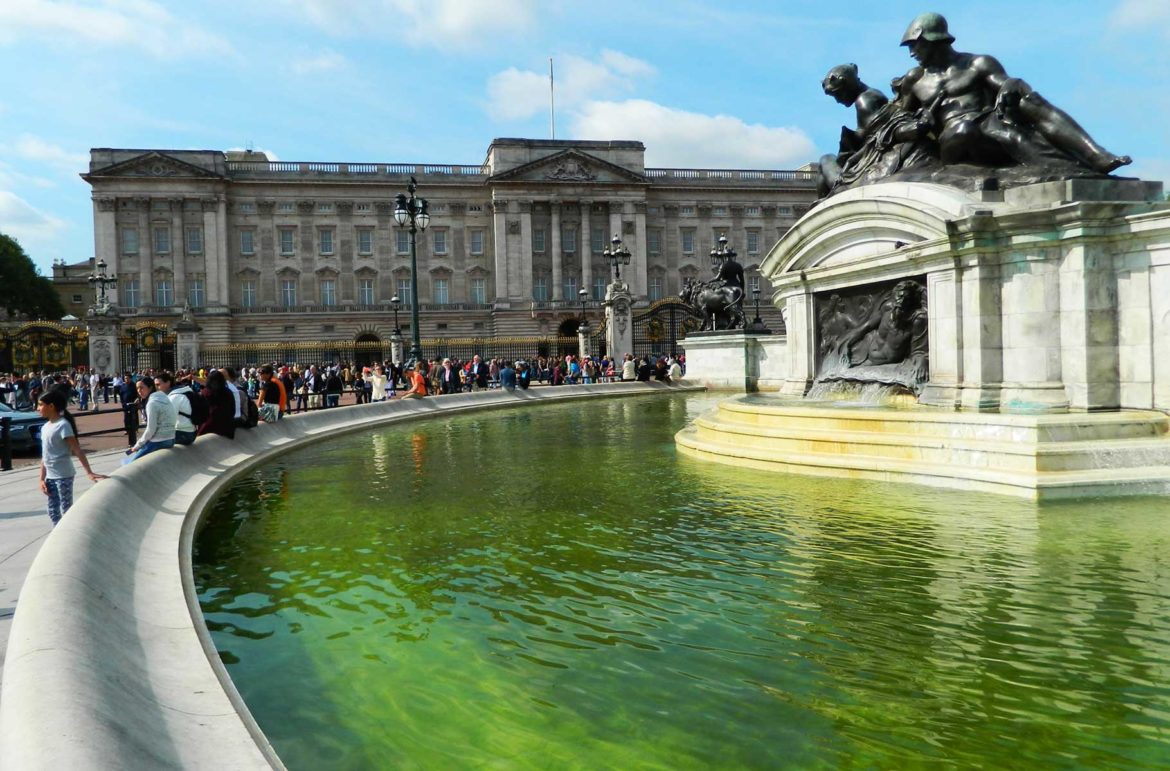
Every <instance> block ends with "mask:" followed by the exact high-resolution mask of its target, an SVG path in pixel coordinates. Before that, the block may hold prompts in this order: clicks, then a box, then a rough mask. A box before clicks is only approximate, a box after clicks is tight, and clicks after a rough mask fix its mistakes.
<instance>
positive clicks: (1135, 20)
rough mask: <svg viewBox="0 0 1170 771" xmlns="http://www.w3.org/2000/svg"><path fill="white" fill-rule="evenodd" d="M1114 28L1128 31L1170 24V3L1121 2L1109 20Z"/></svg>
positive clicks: (1160, 0)
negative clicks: (1134, 28)
mask: <svg viewBox="0 0 1170 771" xmlns="http://www.w3.org/2000/svg"><path fill="white" fill-rule="evenodd" d="M1109 21H1110V23H1111V24H1112V25H1113V26H1114V27H1120V28H1123V29H1130V28H1133V27H1147V26H1149V25H1151V24H1167V23H1170V3H1167V2H1166V0H1122V2H1121V3H1119V4H1118V6H1117V7H1116V8H1115V9H1113V13H1112V14H1111V16H1110V19H1109Z"/></svg>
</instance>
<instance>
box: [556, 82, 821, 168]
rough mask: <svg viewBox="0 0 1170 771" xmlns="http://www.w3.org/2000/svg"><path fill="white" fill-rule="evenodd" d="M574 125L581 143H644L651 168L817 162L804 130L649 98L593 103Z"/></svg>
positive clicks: (584, 107) (786, 165)
mask: <svg viewBox="0 0 1170 771" xmlns="http://www.w3.org/2000/svg"><path fill="white" fill-rule="evenodd" d="M570 125H571V131H572V134H573V135H574V136H575V137H576V138H579V139H599V140H604V139H639V140H641V141H643V142H644V143H645V144H646V164H647V165H648V166H667V167H670V166H681V167H692V168H693V167H706V168H755V169H774V168H793V167H795V166H798V165H800V164H802V163H805V162H807V161H809V160H812V159H814V158H815V157H816V148H815V147H814V146H813V143H812V140H811V139H809V138H808V136H806V135H805V133H804V132H803V131H801V130H800V129H798V128H792V127H771V126H763V125H760V124H758V123H757V124H749V123H745V122H744V121H742V120H740V119H739V118H736V117H735V116H731V115H704V114H702V113H695V112H687V111H686V110H679V109H675V108H672V107H666V106H663V105H660V104H656V103H655V102H650V101H646V100H644V99H630V100H627V101H624V102H602V101H592V102H588V103H586V104H584V105H582V106H581V108H580V109H579V111H578V112H577V113H576V115H575V116H574V117H573V119H572V121H571V123H570Z"/></svg>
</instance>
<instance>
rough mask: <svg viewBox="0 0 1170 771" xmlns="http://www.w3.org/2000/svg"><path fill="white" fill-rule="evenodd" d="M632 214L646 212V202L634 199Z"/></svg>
mask: <svg viewBox="0 0 1170 771" xmlns="http://www.w3.org/2000/svg"><path fill="white" fill-rule="evenodd" d="M634 214H642V215H644V214H646V202H645V201H634Z"/></svg>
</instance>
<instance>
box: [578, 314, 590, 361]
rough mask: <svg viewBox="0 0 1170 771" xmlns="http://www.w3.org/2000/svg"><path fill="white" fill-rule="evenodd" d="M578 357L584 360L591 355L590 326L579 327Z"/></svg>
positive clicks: (582, 325)
mask: <svg viewBox="0 0 1170 771" xmlns="http://www.w3.org/2000/svg"><path fill="white" fill-rule="evenodd" d="M577 355H578V356H580V357H581V358H582V359H584V358H585V357H586V356H588V355H589V325H588V324H584V323H583V324H581V326H579V327H577Z"/></svg>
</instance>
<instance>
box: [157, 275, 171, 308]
mask: <svg viewBox="0 0 1170 771" xmlns="http://www.w3.org/2000/svg"><path fill="white" fill-rule="evenodd" d="M154 304H155V305H158V306H160V307H170V306H171V305H174V304H175V285H174V284H173V283H171V280H170V279H169V278H160V279H159V280H157V281H155V282H154Z"/></svg>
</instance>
